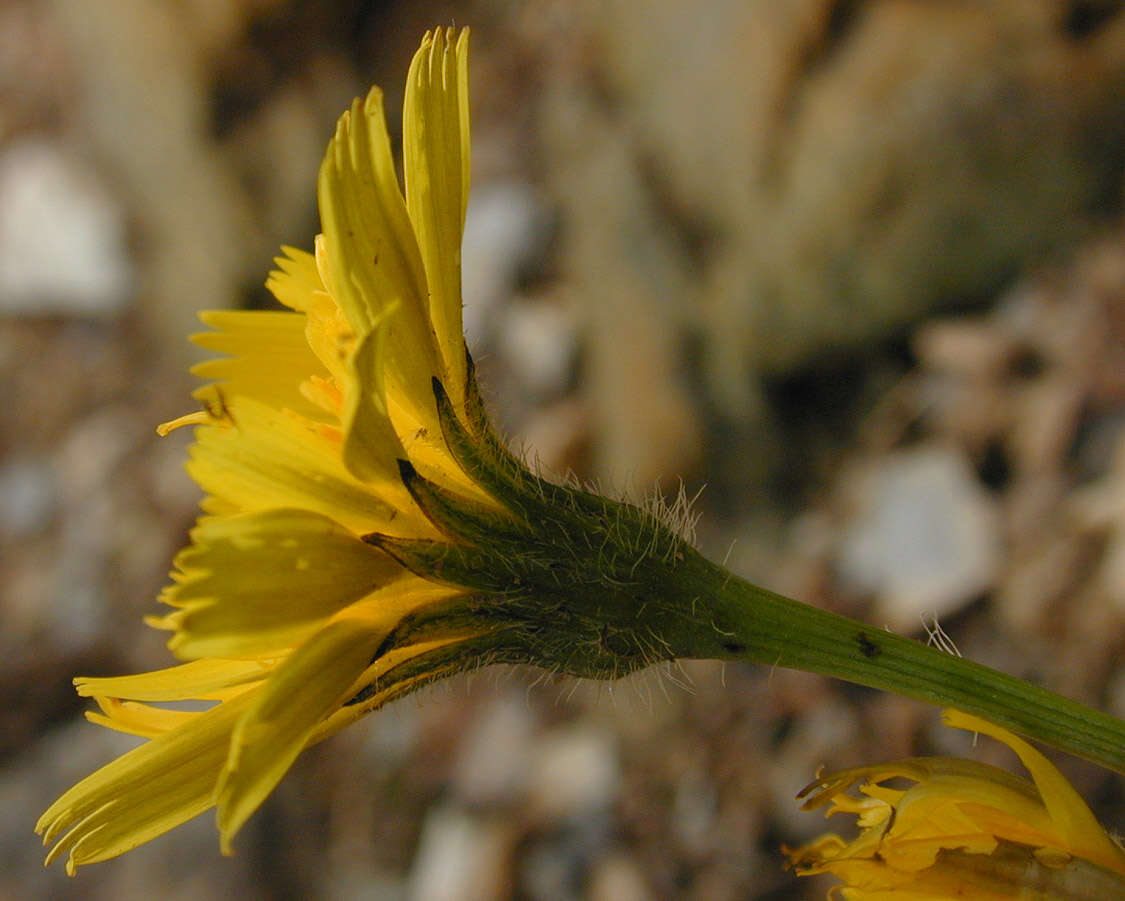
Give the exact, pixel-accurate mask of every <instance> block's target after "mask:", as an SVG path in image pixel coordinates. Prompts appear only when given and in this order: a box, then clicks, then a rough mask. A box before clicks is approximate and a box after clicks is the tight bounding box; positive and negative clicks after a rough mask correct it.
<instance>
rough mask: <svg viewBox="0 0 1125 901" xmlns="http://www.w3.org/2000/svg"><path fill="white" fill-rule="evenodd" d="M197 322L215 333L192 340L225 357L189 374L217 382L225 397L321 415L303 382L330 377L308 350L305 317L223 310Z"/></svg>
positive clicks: (310, 414)
mask: <svg viewBox="0 0 1125 901" xmlns="http://www.w3.org/2000/svg"><path fill="white" fill-rule="evenodd" d="M199 318H200V319H202V320H203V322H204V323H205V324H207V325H209V326H211V328H213V329H215V331H211V332H201V333H200V334H197V335H193V336H192V341H194V342H195V343H196V344H198V345H199V346H200V347H204V348H207V349H208V350H213V351H216V352H218V353H222V354H228V355H229V356H226V357H222V358H219V359H215V360H207V361H206V362H203V363H199V364H198V365H196V366H195V367H193V368H192V374H193V375H197V376H199V377H200V378H204V379H211V380H213V381H215V382H218V383H219V386H218V387H219V388H220V390H221V391H222V394H223V396H224V397H228V398H229V397H231V396H234V395H240V394H245V395H249V396H250V397H253V398H256V399H257V400H260V401H262V402H263V403H265V404H268V405H269V406H271V407H274V408H276V409H283V408H288V409H290V410H294V411H295V412H297V413H301V414H302V415H305V416H314V417H323V411H322V410H320V409H318V408H317V407H315V406H314V405H313V404H312V403H310V402H309V401H308V400H307V399H306V398H305V397H304V396H303V395H302V394H301V383H302V382H303V381H304V380H305V379H307V378H309V377H311V376H322V377H323V376H326V375H327V374H328V372H327V370H326V369H325V368H324V367H323V366H322V365H321V363H320V361H319V360H318V359H317V358H316V356H315V355H314V354H313V352H312V351H311V350H310V349H309V344H308V341H307V340H306V338H305V317H304V316H303V315H301V314H299V313H282V312H266V311H262V310H255V311H252V312H247V311H234V310H226V311H209V312H204V313H200V314H199ZM207 390H208V389H206V388H204V389H201V391H202V392H206V391H207ZM211 390H214V389H211ZM198 393H199V392H197V395H198Z"/></svg>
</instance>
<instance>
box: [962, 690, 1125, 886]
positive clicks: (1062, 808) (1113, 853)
mask: <svg viewBox="0 0 1125 901" xmlns="http://www.w3.org/2000/svg"><path fill="white" fill-rule="evenodd" d="M942 719H943V720H944V721H945V723H946V725H949V726H953V727H954V728H957V729H965V730H967V731H970V732H980V733H982V734H984V735H989V736H991V737H992V738H995V739H996V740H997V741H1002V742H1003V743H1004V744H1006V745H1007V746H1008V747H1009V748H1011V749H1012V750H1013V751H1015V752H1016V754H1017V755H1018V756H1019V759H1020V762H1021V763H1023V765H1024V766H1025V767H1026V768H1027V771H1028V772H1029V773H1031V778H1032V779H1034V780H1035V787H1036V788H1037V789H1039V794H1040V796H1041V797H1042V799H1043V805H1044V806H1045V807H1046V809H1047V813H1048V815H1049V816H1050V819H1051V821H1052V823H1053V824H1054V827H1055V829H1057V830H1058V833H1059V834H1060V836H1061V837H1062V838H1063V840H1064V847H1065V848H1066V849H1067V850H1068V851H1069V852H1071V853H1073V854H1075V855H1077V856H1079V857H1083V858H1085V859H1086V860H1089V861H1091V862H1093V863H1096V864H1100V865H1101V866H1104V867H1108V868H1109V869H1112V870H1115V871H1117V872H1119V873H1125V852H1123V851H1122V850H1121V848H1119V847H1118V846H1117V845H1116V844H1115V843H1114V842H1113V841H1112V840H1111V839H1110V837H1109V836H1108V835H1106V832H1105V830H1104V829H1103V828H1102V826H1101V824H1100V823H1099V822H1098V821H1097V818H1096V817H1095V816H1094V815H1093V813H1091V812H1090V808H1089V807H1087V806H1086V802H1085V801H1083V800H1082V796H1081V795H1080V794H1078V792H1077V791H1075V790H1074V786H1072V785H1071V784H1070V783H1069V782H1067V780H1066V777H1065V776H1063V774H1062V773H1060V772H1059V771H1058V770H1057V769H1056V768H1055V767H1054V765H1053V764H1052V763H1051V762H1050V761H1049V760H1047V758H1046V757H1044V756H1043V755H1042V754H1040V753H1039V752H1038V751H1036V750H1035V748H1033V747H1032V746H1031V745H1029V744H1028V743H1027V742H1025V741H1023V740H1022V739H1021V738H1018V737H1017V736H1015V735H1013V734H1012V733H1011V732H1009V731H1008V730H1007V729H1003V728H1001V727H1000V726H997V725H996V724H995V723H990V722H989V721H988V720H983V719H981V718H980V717H976V716H971V715H970V714H967V713H962V712H961V711H959V710H946V711H944V712H943V713H942Z"/></svg>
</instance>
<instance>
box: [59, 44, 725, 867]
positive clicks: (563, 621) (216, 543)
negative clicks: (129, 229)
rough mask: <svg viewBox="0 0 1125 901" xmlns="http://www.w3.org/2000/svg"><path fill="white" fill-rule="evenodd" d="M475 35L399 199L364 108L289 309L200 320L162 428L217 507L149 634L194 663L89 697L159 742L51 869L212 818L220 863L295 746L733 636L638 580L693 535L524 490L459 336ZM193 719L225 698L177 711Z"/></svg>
mask: <svg viewBox="0 0 1125 901" xmlns="http://www.w3.org/2000/svg"><path fill="white" fill-rule="evenodd" d="M467 39H468V32H467V31H462V32H461V33H460V35H457V34H455V33H454V32H453V30H452V29H450V30H448V31H440V30H439V31H436V32H434V33H432V34H427V35H426V37H425V38H424V40H423V42H422V46H421V48H420V49H419V51H418V53H417V54H416V55H415V57H414V60H413V63H412V64H411V67H410V72H409V76H408V83H407V88H406V98H405V110H404V119H403V121H404V135H403V155H404V172H405V190H400V188H399V184H398V179H397V177H396V174H395V165H394V160H393V158H392V155H391V149H390V140H389V138H388V135H387V131H386V126H385V122H384V114H383V99H382V94H381V92H380V91H379V90H378V89H373V90H372V91H371V92H370V93H369V94H368V96H367V98H366V99H365V100H363V101H359V100H357V101H355V102H354V103H353V105H352V107H351V109H350V110H349V111H347V112H345V113H344V115H343V116H342V117H341V118H340V121H339V124H338V125H337V128H336V133H335V136H334V137H333V139H332V141H331V142H330V144H329V146H328V150H327V153H326V155H325V158H324V162H323V164H322V166H321V169H320V176H319V183H318V197H319V205H320V218H321V226H322V234H321V235H319V236H318V238H317V239H316V245H315V253H312V254H310V253H306V252H303V251H299V250H294V249H291V248H286V249H285V250H284V255H283V256H282V257H280V258H279V259H278V260H277V263H278V270H277V271H275V272H273V273H272V274H271V275H270V277H269V280H268V282H267V284H268V287H269V288H270V290H271V291H272V292H273V294H274V296H275V297H276V298H277V299H278V300H279V301H280V302H281V303H282V304H283V305H284V306H286V307H288V308H289V309H288V311H281V312H212V313H205V314H203V316H202V318H203V321H204V322H205V323H206V324H207V325H208V326H210V327H211V329H212V331H209V332H206V333H204V334H202V335H199V336H196V338H195V340H196V341H197V343H199V344H200V345H202V346H203V347H205V348H208V349H210V350H213V351H216V352H219V353H221V354H224V355H225V356H223V357H221V358H219V359H215V360H211V361H209V362H206V363H203V364H202V365H200V366H199V367H197V369H196V370H195V371H196V373H197V374H198V375H200V376H202V377H204V378H206V379H208V380H210V384H208V385H206V386H204V387H203V388H201V389H199V391H198V392H197V393H196V396H197V398H198V399H199V400H200V401H201V403H202V406H203V409H202V410H201V411H199V412H196V413H192V414H189V415H187V416H184V417H181V418H180V419H178V420H175V421H173V422H171V423H167V424H165V425H164V426H162V427H161V429H160V431H161V432H162V433H163V432H166V431H168V430H170V429H172V428H176V427H179V426H184V425H193V426H196V427H197V428H196V433H195V438H196V440H195V444H194V445H193V447H192V450H191V456H190V462H189V464H188V471H189V472H190V474H191V476H192V477H193V478H194V479H195V480H196V481H197V482H198V483H199V484H200V486H202V488H203V489H204V491H205V494H206V499H205V500H204V502H203V515H202V516H201V517H200V519H199V522H198V524H197V526H196V527H195V529H194V530H193V532H192V535H191V540H192V543H191V546H190V547H188V548H187V549H186V550H184V551H182V552H181V553H180V554H179V556H178V557H177V558H176V561H175V567H176V568H175V571H174V572H173V574H172V581H173V584H172V585H171V586H170V587H169V588H168V589H167V590H166V591H165V592H164V594H163V596H162V598H161V599H162V601H163V602H164V603H166V604H167V605H169V606H170V607H172V608H173V610H172V612H171V613H169V614H168V615H166V616H163V617H156V618H152V619H150V624H151V625H153V626H156V627H157V628H160V629H167V630H169V631H171V632H172V636H171V639H170V640H169V642H168V644H169V647H170V648H171V650H172V651H173V652H174V653H175V654H176V655H177V656H178V657H179V658H181V659H182V660H183V661H184V662H183V663H182V664H180V665H178V666H174V667H172V668H170V669H165V670H160V671H157V672H150V673H143V674H139V675H133V676H124V677H118V678H82V679H77V680H75V682H76V685H77V687H78V691H79V693H80V694H82V695H84V696H88V697H92V698H93V699H94V700H95V701H96V702H97V704H98V706H99V707H100V712H98V713H91V714H88V718H89V719H91V720H92V721H94V722H96V723H99V724H101V725H103V726H106V727H109V728H112V729H116V730H120V731H123V732H127V733H131V734H134V735H137V736H141V737H142V738H144V739H146V741H145V742H144V743H143V744H141V745H140V746H139V747H137V748H135V749H134V750H132V751H130V752H128V753H126V754H125V755H124V756H122V757H120V758H119V759H117V760H115V761H113V762H112V763H110V764H108V765H107V766H105V767H103V768H102V769H100V770H98V771H97V772H95V773H93V774H92V775H90V776H89V777H87V778H86V779H84V780H83V781H82V782H80V783H78V784H77V785H76V786H74V787H73V788H71V789H70V790H69V791H67V792H66V793H65V794H63V796H62V797H60V798H59V799H58V800H57V801H56V802H55V803H54V804H53V805H51V807H50V808H49V809H48V810H47V811H46V812H45V813H44V814H43V816H42V818H41V819H40V821H39V823H38V826H37V831H39V832H41V833H43V835H44V840H45V841H46V842H51V841H56V844H55V845H54V847H53V848H52V850H51V851H50V853H49V855H48V858H47V860H48V863H49V862H50V861H51V860H52V859H54V858H55V857H57V856H58V855H60V854H63V853H67V854H68V859H67V868H68V871H69V872H73V871H74V869H75V867H76V866H77V865H79V864H84V863H92V862H95V861H100V860H105V859H108V858H111V857H114V856H116V855H118V854H121V853H123V852H124V851H127V850H129V849H130V848H133V847H136V846H137V845H139V844H141V843H143V842H145V841H148V840H149V839H151V838H153V837H155V836H157V835H160V834H161V833H163V832H166V831H168V830H169V829H172V828H173V827H175V826H176V825H178V824H180V823H182V822H184V821H185V820H187V819H189V818H191V817H192V816H194V815H195V814H197V813H199V812H201V811H203V810H206V809H207V808H209V807H212V806H215V807H217V820H218V828H219V832H220V836H221V844H222V847H223V849H224V850H225V851H229V849H230V845H231V840H232V839H233V837H234V835H235V834H236V833H237V832H238V830H239V829H240V828H241V826H242V825H243V824H244V823H245V822H246V820H247V818H248V817H249V816H250V815H251V814H252V813H253V811H254V810H255V809H256V808H257V807H258V806H259V805H260V804H261V803H262V801H263V800H264V799H265V798H266V797H267V795H269V793H270V792H271V791H272V790H273V788H274V786H275V785H276V784H277V783H278V781H279V780H280V779H281V778H282V776H283V775H284V774H285V772H286V771H287V770H288V769H289V767H290V766H291V765H292V763H293V761H294V759H295V758H296V757H297V755H298V754H299V753H300V752H301V751H302V750H303V749H304V748H306V747H308V746H309V745H310V744H313V743H315V742H317V741H319V740H321V739H323V738H325V737H326V736H328V735H330V734H332V733H334V732H336V731H338V730H339V729H341V728H342V727H343V726H345V725H347V724H348V723H351V722H352V721H354V720H356V719H357V718H359V717H360V716H361V715H363V714H364V713H366V712H368V711H370V710H373V709H375V708H376V707H378V706H380V705H382V704H384V703H385V702H387V701H388V700H390V699H393V698H395V697H398V696H400V695H402V694H405V693H407V692H409V691H411V690H413V689H415V688H417V687H418V686H420V685H422V684H424V683H426V682H428V681H432V680H434V679H438V678H441V677H443V676H447V675H450V674H452V673H456V672H459V671H462V670H466V669H469V668H472V667H479V666H482V665H484V664H486V663H492V662H515V663H532V664H538V665H540V666H545V667H549V668H552V669H555V670H559V671H565V672H568V673H576V674H580V675H595V676H611V675H619V674H622V673H624V672H628V671H631V670H633V669H636V668H638V667H639V666H642V665H644V664H646V663H649V662H652V661H653V660H655V659H658V658H666V657H670V656H672V654H671V650H670V648H669V647H668V646H667V644H666V642H665V641H664V640H663V639H662V638H661V637H660V636H661V634H663V633H662V631H661V630H662V629H664V628H666V627H667V626H668V625H669V624H674V623H676V622H681V621H683V624H684V626H685V628H686V629H687V630H688V632H689V633H690V632H691V631H692V630H694V631H696V632H699V633H700V634H701V635H703V636H705V638H704V643H705V644H706V641H708V640H711V639H715V638H716V633H715V630H714V629H713V628H712V625H711V621H710V620H709V619H707V618H706V617H694V618H692V617H689V618H688V619H687V620H685V619H684V617H685V611H686V610H687V609H688V605H687V604H685V603H684V602H683V599H682V598H681V599H678V600H670V599H668V598H666V597H665V595H666V594H667V592H666V591H663V590H662V586H663V580H662V578H661V577H660V575H659V574H658V573H656V574H652V573H649V571H648V570H647V569H646V568H645V567H640V568H639V563H640V561H642V560H645V559H649V560H656V561H657V562H658V563H667V564H671V563H678V562H681V561H684V560H686V559H688V557H690V558H691V559H692V560H696V559H697V558H696V557H694V556H691V555H692V554H693V552H692V551H691V550H690V548H688V547H687V545H686V544H685V543H684V542H683V541H682V540H681V539H680V538H679V537H678V536H677V535H675V534H673V532H672V531H670V530H669V529H667V528H666V527H665V526H664V524H662V523H661V522H660V521H659V519H658V518H657V517H654V516H653V515H652V514H650V513H646V512H644V511H641V510H639V509H637V508H634V507H631V506H628V505H622V504H617V503H613V502H610V501H607V500H605V499H603V498H601V497H598V496H596V495H593V494H588V493H586V492H583V491H579V490H577V489H573V488H564V487H561V486H557V485H553V484H550V483H548V482H545V481H542V480H541V479H539V478H537V477H535V476H533V475H532V474H531V473H530V472H528V471H527V469H526V468H525V467H524V466H523V465H522V464H521V463H520V462H519V461H518V460H517V459H516V458H515V457H513V456H512V455H511V454H510V453H509V452H508V451H507V450H506V449H505V447H504V445H503V444H502V442H501V441H499V440H498V439H497V437H496V436H495V435H494V433H493V431H492V429H491V427H490V425H489V422H488V419H487V417H486V415H485V412H484V409H483V406H482V404H481V401H480V397H479V395H478V394H477V391H476V385H475V380H474V376H473V369H472V363H471V360H470V359H469V357H468V354H467V353H466V350H465V343H464V338H463V336H462V332H461V286H460V278H461V274H460V244H461V235H462V229H463V224H464V218H465V210H466V202H467V197H468V190H469V118H468V86H467V62H468V55H467ZM677 611H678V612H677ZM656 624H660V627H661V628H660V629H657V628H656ZM687 647H688V648H689V650H690V648H691V642H690V641H689V642H687ZM716 647H717V645H716ZM705 650H706V651H711V650H713V648H712V647H711V646H708V647H707V648H706V649H705ZM185 700H195V701H207V702H212V704H211V706H210V707H209V708H208V709H205V710H202V711H191V712H188V711H184V710H174V709H169V708H168V707H166V706H161V705H162V704H164V703H165V702H179V701H185ZM181 706H182V705H181Z"/></svg>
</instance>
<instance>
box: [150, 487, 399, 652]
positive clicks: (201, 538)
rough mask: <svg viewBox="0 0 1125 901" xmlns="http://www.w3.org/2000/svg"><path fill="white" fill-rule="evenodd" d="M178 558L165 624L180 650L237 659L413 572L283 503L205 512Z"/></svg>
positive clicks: (290, 640)
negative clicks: (221, 513)
mask: <svg viewBox="0 0 1125 901" xmlns="http://www.w3.org/2000/svg"><path fill="white" fill-rule="evenodd" d="M191 537H192V542H193V544H192V546H191V547H190V548H188V549H186V550H185V551H182V552H181V553H180V554H179V555H178V556H177V558H176V566H177V568H178V569H179V571H180V574H181V575H180V576H179V577H178V578H177V583H178V584H176V585H173V586H172V587H170V588H169V589H168V591H167V592H166V593H165V595H164V597H163V600H164V601H165V603H168V604H171V605H172V606H175V607H178V608H180V609H179V610H178V611H177V612H176V613H174V614H172V615H170V616H169V617H167V623H166V624H165V625H167V626H172V627H175V628H176V629H177V632H176V635H175V636H173V638H172V639H171V641H169V642H168V646H169V647H170V648H171V649H172V650H173V651H175V652H176V653H177V654H178V655H181V656H183V657H188V658H197V657H215V656H219V657H235V656H247V655H255V654H263V653H269V652H277V651H279V650H283V649H285V648H289V647H292V646H294V645H297V644H299V643H300V642H302V641H304V640H305V639H307V638H308V637H309V635H310V634H311V633H312V632H314V631H316V630H317V629H319V628H321V627H322V626H323V625H324V624H325V622H326V621H327V620H328V618H329V617H331V616H333V615H334V614H336V613H338V612H339V611H341V610H342V609H344V608H345V607H347V606H348V605H349V604H351V603H353V602H355V601H357V600H359V599H361V598H362V597H364V596H365V595H367V594H368V593H370V592H371V591H373V590H374V589H376V588H379V587H381V586H385V585H389V584H390V583H392V582H394V581H395V580H396V579H398V578H400V577H402V576H404V575H406V573H405V570H403V569H402V567H401V566H400V565H399V564H398V563H397V562H395V561H394V560H393V559H392V558H391V557H389V556H387V555H386V554H384V553H383V552H382V551H380V550H378V549H377V548H374V547H372V546H371V545H369V544H365V543H364V542H363V541H361V540H360V539H359V538H357V537H356V536H355V535H354V534H353V533H352V532H350V531H348V530H346V529H344V528H342V527H341V526H339V525H337V524H336V523H335V522H333V521H332V520H331V519H329V518H328V517H325V516H320V515H318V514H315V513H310V512H308V511H305V510H292V509H279V510H269V511H264V512H260V513H250V514H244V515H241V516H231V517H216V518H208V519H205V520H203V521H202V522H201V523H200V524H199V525H198V526H197V527H196V528H195V529H194V530H192V533H191Z"/></svg>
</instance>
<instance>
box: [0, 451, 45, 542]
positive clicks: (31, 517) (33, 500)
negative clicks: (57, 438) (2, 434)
mask: <svg viewBox="0 0 1125 901" xmlns="http://www.w3.org/2000/svg"><path fill="white" fill-rule="evenodd" d="M54 509H55V489H54V479H53V477H52V473H51V470H50V467H49V466H47V465H46V464H45V463H44V462H43V461H42V460H34V459H15V460H9V461H7V462H5V463H4V465H3V466H0V536H4V537H6V538H13V537H17V536H23V535H29V534H33V533H35V532H39V531H42V530H43V529H44V528H45V527H46V525H47V523H48V522H49V521H50V519H51V515H52V513H53V512H54Z"/></svg>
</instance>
